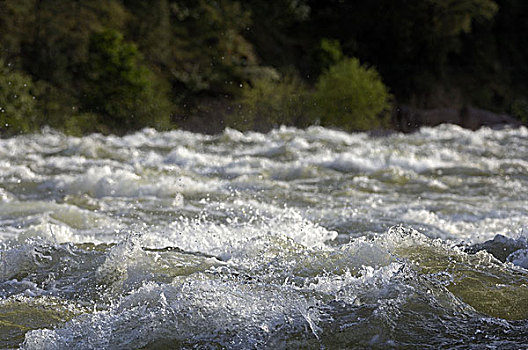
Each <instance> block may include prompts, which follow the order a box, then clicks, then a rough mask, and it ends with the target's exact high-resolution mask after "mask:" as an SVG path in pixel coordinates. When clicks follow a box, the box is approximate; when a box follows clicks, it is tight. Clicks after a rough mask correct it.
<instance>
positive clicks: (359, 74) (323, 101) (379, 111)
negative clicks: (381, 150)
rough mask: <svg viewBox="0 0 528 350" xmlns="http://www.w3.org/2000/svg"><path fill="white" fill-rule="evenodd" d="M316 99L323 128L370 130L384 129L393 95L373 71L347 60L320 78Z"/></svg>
mask: <svg viewBox="0 0 528 350" xmlns="http://www.w3.org/2000/svg"><path fill="white" fill-rule="evenodd" d="M314 99H315V104H316V107H315V108H314V110H313V113H314V114H315V115H316V116H317V117H318V118H320V122H321V124H322V125H324V126H334V127H340V128H343V129H345V130H368V129H374V128H379V127H383V126H385V123H386V120H387V118H386V117H384V116H383V114H384V112H386V111H388V110H389V109H390V99H391V95H390V94H389V92H388V89H387V87H386V86H385V85H384V84H383V82H382V81H381V78H380V76H379V74H378V72H377V71H376V70H375V69H374V68H368V67H364V66H361V65H360V63H359V60H358V59H356V58H346V59H344V60H342V61H340V62H338V63H337V64H335V65H333V66H331V67H330V68H329V69H328V70H327V71H325V72H324V73H323V74H322V75H321V76H320V77H319V80H318V82H317V84H316V91H315V93H314Z"/></svg>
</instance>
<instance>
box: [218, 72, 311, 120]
mask: <svg viewBox="0 0 528 350" xmlns="http://www.w3.org/2000/svg"><path fill="white" fill-rule="evenodd" d="M235 102H236V112H235V113H234V114H232V115H230V116H228V117H227V119H226V126H229V127H232V128H236V129H238V130H242V131H245V130H259V131H266V130H269V129H271V128H272V127H277V126H279V125H298V126H306V125H307V124H309V123H308V122H309V120H308V114H309V112H308V111H309V108H310V103H311V98H310V94H309V92H308V89H307V87H306V86H305V84H304V83H303V82H302V81H301V80H300V79H299V78H298V77H296V76H295V75H289V76H286V77H284V78H282V79H271V78H261V79H258V80H256V81H255V82H253V85H252V86H249V85H246V86H243V87H242V92H241V96H240V98H239V99H238V100H237V101H235Z"/></svg>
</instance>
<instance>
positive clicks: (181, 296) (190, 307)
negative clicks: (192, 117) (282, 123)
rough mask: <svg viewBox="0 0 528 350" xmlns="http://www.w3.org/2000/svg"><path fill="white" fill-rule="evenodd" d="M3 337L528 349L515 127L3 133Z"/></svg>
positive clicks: (527, 284) (49, 344) (186, 344)
mask: <svg viewBox="0 0 528 350" xmlns="http://www.w3.org/2000/svg"><path fill="white" fill-rule="evenodd" d="M0 180H1V181H0V263H1V265H0V348H18V347H22V348H24V349H133V348H140V349H143V348H145V349H160V348H161V349H163V348H167V349H172V348H205V349H220V348H230V349H251V348H259V349H261V348H267V349H282V348H289V349H293V348H307V349H312V348H313V349H320V348H325V349H335V348H358V349H361V348H380V349H381V348H408V349H411V348H420V349H426V348H432V349H436V348H464V349H466V348H475V349H476V348H482V347H484V346H487V347H488V348H496V349H508V348H511V349H518V348H525V347H528V270H527V269H528V130H527V129H526V128H520V129H515V130H500V131H497V130H491V129H486V128H484V129H481V130H478V131H476V132H472V131H468V130H464V129H461V128H459V127H456V126H451V125H444V126H440V127H437V128H424V129H422V130H421V131H420V132H417V133H414V134H411V135H403V134H393V135H389V136H384V137H374V136H369V135H368V134H365V133H358V134H348V133H344V132H339V131H333V130H329V129H325V128H321V127H311V128H308V129H306V130H299V129H294V128H281V129H278V130H274V131H271V132H270V133H268V134H260V133H244V134H243V133H240V132H238V131H234V130H229V129H227V130H226V131H224V132H223V133H222V134H219V135H216V136H206V135H201V134H194V133H190V132H185V131H171V132H163V133H162V132H156V131H154V130H150V129H146V130H143V131H141V132H138V133H135V134H131V135H128V136H124V137H116V136H102V135H92V136H86V137H83V138H76V137H68V136H65V135H63V134H60V133H57V132H54V131H52V130H44V131H43V132H42V133H40V134H36V135H23V136H18V137H15V138H10V139H3V140H0Z"/></svg>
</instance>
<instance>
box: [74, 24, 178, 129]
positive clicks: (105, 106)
mask: <svg viewBox="0 0 528 350" xmlns="http://www.w3.org/2000/svg"><path fill="white" fill-rule="evenodd" d="M138 61H139V53H138V51H137V48H136V46H135V45H134V44H131V43H126V42H124V41H123V36H122V35H121V34H120V33H119V32H117V31H115V30H106V31H103V32H100V33H94V34H92V36H91V38H90V48H89V55H88V60H87V61H86V62H85V63H84V65H83V71H84V82H83V88H82V92H83V93H82V95H81V97H80V98H81V103H82V107H83V108H82V111H81V112H83V113H93V114H100V115H101V116H102V118H103V119H101V123H102V124H105V125H106V126H108V127H109V128H110V130H111V131H117V132H120V131H128V130H135V129H140V128H143V127H146V126H151V127H156V128H158V129H160V128H161V129H164V128H167V127H169V126H170V113H171V107H172V106H171V103H170V102H169V100H168V98H167V87H166V86H164V85H163V82H160V81H159V80H157V79H156V76H155V75H154V74H153V73H152V72H150V71H149V70H148V69H147V68H145V67H143V66H141V65H140V64H139V62H138ZM156 83H157V85H158V86H155V84H156Z"/></svg>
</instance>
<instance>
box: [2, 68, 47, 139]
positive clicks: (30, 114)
mask: <svg viewBox="0 0 528 350" xmlns="http://www.w3.org/2000/svg"><path fill="white" fill-rule="evenodd" d="M32 90H34V87H33V83H32V81H31V77H29V76H28V75H26V74H24V73H21V72H17V71H15V70H13V69H12V68H10V67H8V66H6V65H5V64H4V62H3V61H2V60H1V59H0V134H1V135H13V134H17V133H20V132H29V131H34V130H36V129H37V128H38V126H39V124H38V122H37V120H38V119H37V111H36V103H35V102H36V101H35V99H36V98H35V96H34V95H33V91H32Z"/></svg>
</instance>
